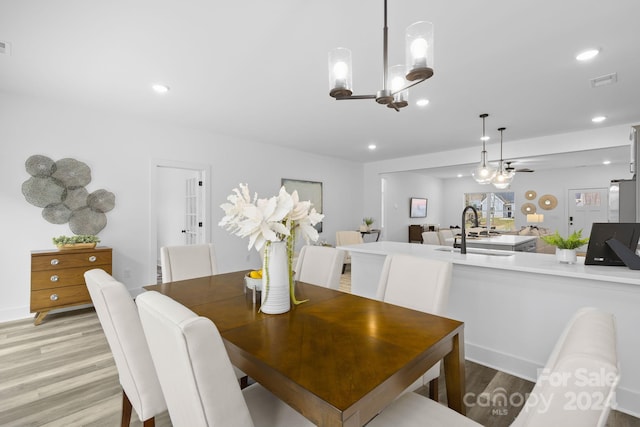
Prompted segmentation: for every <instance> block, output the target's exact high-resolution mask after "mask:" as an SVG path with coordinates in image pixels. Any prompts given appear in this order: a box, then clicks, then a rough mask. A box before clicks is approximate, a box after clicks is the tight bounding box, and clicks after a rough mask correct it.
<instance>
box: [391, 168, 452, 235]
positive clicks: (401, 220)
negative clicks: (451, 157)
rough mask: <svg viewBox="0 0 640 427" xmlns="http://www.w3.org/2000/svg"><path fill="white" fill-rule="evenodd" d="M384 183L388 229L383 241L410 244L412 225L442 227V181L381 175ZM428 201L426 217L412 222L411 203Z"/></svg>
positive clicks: (407, 175) (420, 175)
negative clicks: (411, 200)
mask: <svg viewBox="0 0 640 427" xmlns="http://www.w3.org/2000/svg"><path fill="white" fill-rule="evenodd" d="M381 177H382V178H383V179H385V182H386V186H385V200H384V210H385V227H384V234H383V237H384V240H391V241H395V242H407V241H408V238H409V225H413V224H440V223H441V221H442V219H441V218H442V212H443V200H442V188H443V187H442V181H441V180H440V179H437V178H432V177H430V176H426V175H422V174H417V173H411V172H407V173H389V174H382V175H381ZM411 197H424V198H427V217H426V218H409V199H410V198H411Z"/></svg>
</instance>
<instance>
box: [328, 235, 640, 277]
mask: <svg viewBox="0 0 640 427" xmlns="http://www.w3.org/2000/svg"><path fill="white" fill-rule="evenodd" d="M500 237H531V236H507V235H505V236H500ZM487 240H488V239H487ZM338 248H339V249H344V250H347V251H350V252H351V253H352V254H353V253H362V254H372V255H388V254H409V255H415V256H422V257H427V258H431V259H440V260H443V261H450V262H452V263H453V264H459V265H468V266H475V267H483V268H497V269H503V270H515V271H522V272H529V273H537V274H550V275H554V276H565V277H572V278H582V279H588V280H601V281H607V282H615V283H626V284H630V285H637V286H640V271H634V270H630V269H628V268H627V267H605V266H598V265H584V257H578V263H576V264H561V263H559V262H558V261H557V260H556V257H555V255H552V254H538V253H530V252H511V251H498V250H490V249H480V248H467V253H466V254H464V255H463V254H461V253H459V250H458V252H454V249H453V248H451V247H448V246H436V245H421V244H417V243H401V242H372V243H362V244H358V245H346V246H339V247H338ZM491 254H493V255H491ZM505 254H507V255H508V256H504V255H505ZM499 255H500V256H499Z"/></svg>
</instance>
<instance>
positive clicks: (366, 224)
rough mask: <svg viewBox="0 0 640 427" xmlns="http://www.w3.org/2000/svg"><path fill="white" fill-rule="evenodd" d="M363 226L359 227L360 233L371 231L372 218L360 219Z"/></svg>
mask: <svg viewBox="0 0 640 427" xmlns="http://www.w3.org/2000/svg"><path fill="white" fill-rule="evenodd" d="M362 222H363V225H362V227H360V231H371V224H373V218H371V217H364V218H362Z"/></svg>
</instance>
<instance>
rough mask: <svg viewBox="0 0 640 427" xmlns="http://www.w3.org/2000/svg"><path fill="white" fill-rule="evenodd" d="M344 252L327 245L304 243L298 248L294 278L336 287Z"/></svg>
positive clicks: (338, 283)
mask: <svg viewBox="0 0 640 427" xmlns="http://www.w3.org/2000/svg"><path fill="white" fill-rule="evenodd" d="M344 257H345V252H344V251H343V250H342V249H336V248H331V247H328V246H313V245H306V246H303V247H302V249H301V250H300V255H298V263H297V264H296V268H295V272H296V280H300V281H302V282H306V283H311V284H312V285H317V286H324V287H325V288H330V289H338V288H339V287H340V273H341V272H342V266H343V265H344Z"/></svg>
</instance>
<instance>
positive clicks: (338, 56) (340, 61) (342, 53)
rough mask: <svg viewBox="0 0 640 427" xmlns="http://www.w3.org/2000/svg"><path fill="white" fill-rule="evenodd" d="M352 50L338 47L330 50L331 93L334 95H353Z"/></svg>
mask: <svg viewBox="0 0 640 427" xmlns="http://www.w3.org/2000/svg"><path fill="white" fill-rule="evenodd" d="M351 76H352V75H351V51H350V50H349V49H346V48H344V47H337V48H335V49H333V50H331V51H330V52H329V90H330V92H329V95H331V96H332V97H334V98H336V97H343V96H351V94H352V93H353V81H352V77H351Z"/></svg>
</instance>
